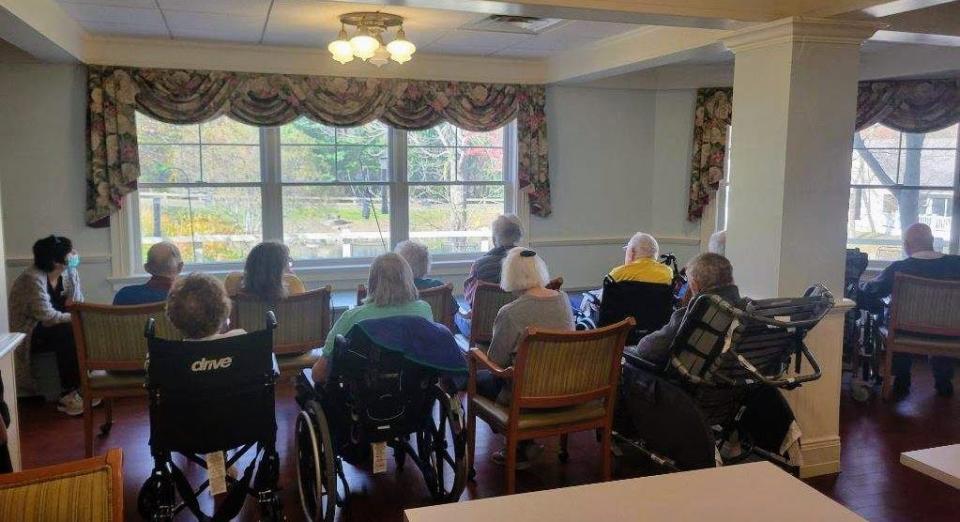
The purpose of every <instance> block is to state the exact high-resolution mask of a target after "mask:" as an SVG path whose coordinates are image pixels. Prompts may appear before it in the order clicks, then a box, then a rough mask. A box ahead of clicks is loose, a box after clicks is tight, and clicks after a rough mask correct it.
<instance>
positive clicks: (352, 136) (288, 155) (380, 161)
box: [280, 118, 390, 183]
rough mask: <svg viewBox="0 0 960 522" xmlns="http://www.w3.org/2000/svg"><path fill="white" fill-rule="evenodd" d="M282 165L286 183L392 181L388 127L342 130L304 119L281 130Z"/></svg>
mask: <svg viewBox="0 0 960 522" xmlns="http://www.w3.org/2000/svg"><path fill="white" fill-rule="evenodd" d="M280 163H281V165H280V171H281V177H282V179H283V181H284V182H291V183H331V182H336V181H340V182H345V183H356V182H365V181H388V180H389V179H390V176H389V166H390V162H389V154H388V150H387V127H386V125H384V124H382V123H380V122H372V123H368V124H366V125H363V126H360V127H353V128H349V129H339V128H333V127H328V126H325V125H322V124H320V123H316V122H314V121H311V120H308V119H306V118H300V119H298V120H296V121H294V122H292V123H290V124H288V125H284V126H283V127H281V128H280Z"/></svg>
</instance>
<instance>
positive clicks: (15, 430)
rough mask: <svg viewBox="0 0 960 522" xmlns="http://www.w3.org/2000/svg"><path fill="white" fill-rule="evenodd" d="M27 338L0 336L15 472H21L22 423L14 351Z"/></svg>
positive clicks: (9, 442) (1, 370) (0, 365)
mask: <svg viewBox="0 0 960 522" xmlns="http://www.w3.org/2000/svg"><path fill="white" fill-rule="evenodd" d="M24 338H26V336H25V335H24V334H22V333H17V332H12V333H5V334H0V378H2V379H3V400H4V401H5V402H6V403H7V406H9V407H10V427H8V428H7V448H8V449H9V450H10V460H11V461H12V464H13V471H20V469H21V465H20V423H19V420H18V418H17V377H16V368H14V364H13V356H14V351H15V350H16V348H17V346H19V345H20V343H21V342H23V340H24Z"/></svg>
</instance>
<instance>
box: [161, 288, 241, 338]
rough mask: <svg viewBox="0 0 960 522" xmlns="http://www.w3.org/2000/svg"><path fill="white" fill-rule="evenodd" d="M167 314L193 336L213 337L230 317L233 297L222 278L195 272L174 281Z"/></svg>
mask: <svg viewBox="0 0 960 522" xmlns="http://www.w3.org/2000/svg"><path fill="white" fill-rule="evenodd" d="M167 317H168V318H169V319H170V322H171V323H173V325H174V326H176V327H177V329H178V330H180V331H181V332H183V334H184V335H185V336H186V337H187V338H189V339H202V338H204V337H209V336H211V335H213V334H215V333H217V331H219V330H220V327H222V326H223V324H224V323H225V322H226V321H227V318H228V317H230V298H229V297H227V290H226V289H225V288H224V287H223V283H221V282H220V280H219V279H217V278H216V277H213V276H212V275H208V274H201V273H200V272H194V273H192V274H189V275H187V276H186V277H181V278H180V279H177V280H176V281H175V282H174V283H173V287H171V288H170V294H169V295H168V296H167Z"/></svg>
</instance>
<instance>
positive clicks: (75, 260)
mask: <svg viewBox="0 0 960 522" xmlns="http://www.w3.org/2000/svg"><path fill="white" fill-rule="evenodd" d="M78 266H80V256H79V255H77V254H70V255H68V256H67V268H77V267H78Z"/></svg>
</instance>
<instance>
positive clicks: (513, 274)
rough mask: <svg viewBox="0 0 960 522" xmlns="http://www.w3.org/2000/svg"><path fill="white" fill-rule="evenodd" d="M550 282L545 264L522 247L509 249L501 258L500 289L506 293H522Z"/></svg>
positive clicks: (534, 253) (530, 251)
mask: <svg viewBox="0 0 960 522" xmlns="http://www.w3.org/2000/svg"><path fill="white" fill-rule="evenodd" d="M548 281H550V274H549V272H547V264H546V263H544V262H543V259H541V258H540V256H538V255H537V253H536V252H534V251H533V250H529V249H526V248H523V247H516V248H511V249H510V251H509V252H507V256H506V257H504V258H503V268H502V269H501V271H500V288H502V289H503V290H505V291H507V292H522V291H524V290H528V289H530V288H537V287H543V286H546V285H547V282H548Z"/></svg>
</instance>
